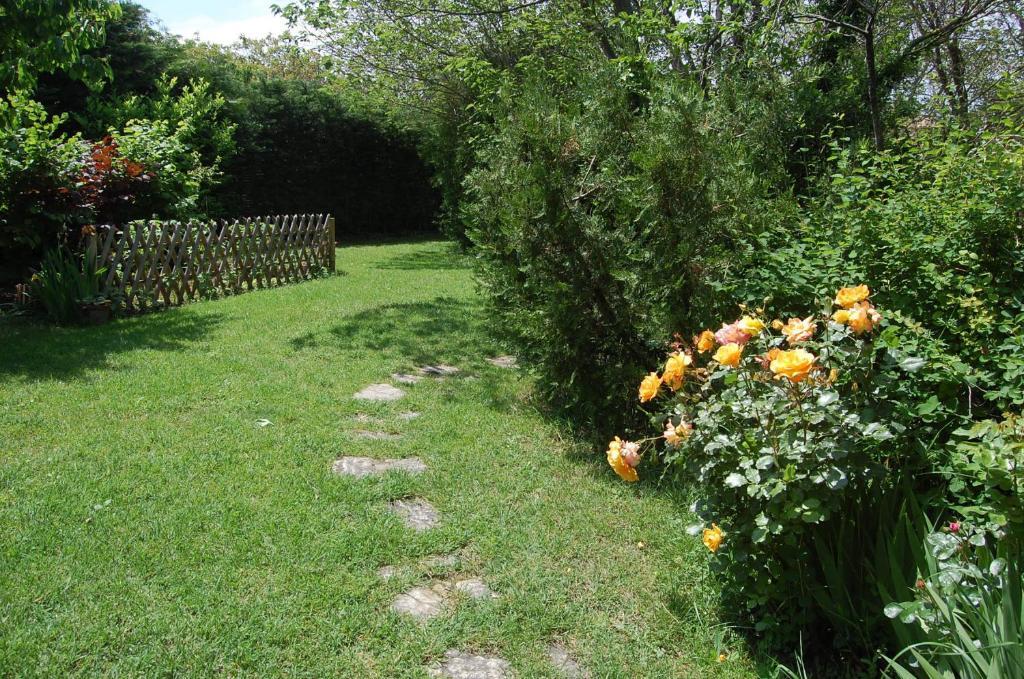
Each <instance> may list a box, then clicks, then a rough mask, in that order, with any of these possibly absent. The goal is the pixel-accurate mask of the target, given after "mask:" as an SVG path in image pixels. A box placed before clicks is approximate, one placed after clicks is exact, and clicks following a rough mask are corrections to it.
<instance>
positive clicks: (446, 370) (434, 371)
mask: <svg viewBox="0 0 1024 679" xmlns="http://www.w3.org/2000/svg"><path fill="white" fill-rule="evenodd" d="M419 371H420V374H421V375H430V376H431V377H451V376H452V375H457V374H458V373H459V369H458V368H456V367H455V366H453V365H445V364H444V363H439V364H438V365H425V366H423V367H422V368H420V369H419Z"/></svg>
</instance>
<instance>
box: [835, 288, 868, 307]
mask: <svg viewBox="0 0 1024 679" xmlns="http://www.w3.org/2000/svg"><path fill="white" fill-rule="evenodd" d="M870 296H871V291H870V290H868V286H866V285H858V286H855V287H852V288H839V292H837V293H836V300H835V301H836V306H841V307H843V308H844V309H849V308H850V307H852V306H853V305H854V304H856V303H857V302H863V301H864V300H866V299H867V298H868V297H870Z"/></svg>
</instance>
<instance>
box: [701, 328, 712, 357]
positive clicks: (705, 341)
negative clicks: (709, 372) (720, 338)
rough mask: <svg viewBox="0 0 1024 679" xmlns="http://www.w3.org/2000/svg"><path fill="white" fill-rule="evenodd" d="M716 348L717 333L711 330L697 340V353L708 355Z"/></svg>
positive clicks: (703, 333)
mask: <svg viewBox="0 0 1024 679" xmlns="http://www.w3.org/2000/svg"><path fill="white" fill-rule="evenodd" d="M714 348H715V333H713V332H711V331H710V330H705V331H704V332H702V333H701V334H700V337H698V338H697V351H699V352H700V353H702V354H706V353H707V352H709V351H711V350H712V349H714Z"/></svg>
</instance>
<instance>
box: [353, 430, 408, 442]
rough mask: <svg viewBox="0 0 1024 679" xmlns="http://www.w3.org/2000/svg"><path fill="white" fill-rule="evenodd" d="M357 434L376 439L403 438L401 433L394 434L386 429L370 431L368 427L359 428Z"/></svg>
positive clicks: (390, 439) (393, 439) (391, 439)
mask: <svg viewBox="0 0 1024 679" xmlns="http://www.w3.org/2000/svg"><path fill="white" fill-rule="evenodd" d="M355 434H356V436H358V437H359V438H361V439H373V440H375V441H396V440H398V439H400V438H402V435H401V434H392V433H390V432H386V431H370V430H368V429H357V430H356V432H355Z"/></svg>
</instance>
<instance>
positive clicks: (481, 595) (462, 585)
mask: <svg viewBox="0 0 1024 679" xmlns="http://www.w3.org/2000/svg"><path fill="white" fill-rule="evenodd" d="M455 589H456V590H458V591H459V592H462V593H463V594H465V595H467V596H469V597H470V598H472V599H497V598H498V597H499V595H498V594H496V593H495V592H493V591H491V588H490V587H488V586H487V585H485V584H484V581H483V580H481V579H480V578H467V579H465V580H456V581H455Z"/></svg>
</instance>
